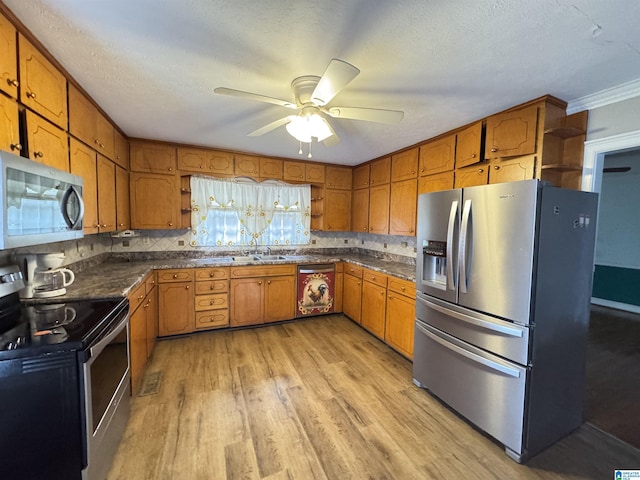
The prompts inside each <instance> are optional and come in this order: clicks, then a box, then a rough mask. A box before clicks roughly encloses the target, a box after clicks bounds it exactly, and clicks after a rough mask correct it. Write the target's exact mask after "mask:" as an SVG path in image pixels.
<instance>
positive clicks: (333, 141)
mask: <svg viewBox="0 0 640 480" xmlns="http://www.w3.org/2000/svg"><path fill="white" fill-rule="evenodd" d="M326 123H327V126H328V127H329V130H331V136H330V137H327V138H325V139H324V140H323V141H322V143H323V144H324V145H325V146H326V147H333V146H334V145H337V144H339V143H340V137H339V136H338V134H337V133H336V131H335V130H334V129H333V127H332V126H331V123H329V122H328V121H327V122H326Z"/></svg>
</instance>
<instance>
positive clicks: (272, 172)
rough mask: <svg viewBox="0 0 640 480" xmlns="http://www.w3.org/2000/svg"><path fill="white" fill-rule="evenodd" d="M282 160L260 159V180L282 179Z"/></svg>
mask: <svg viewBox="0 0 640 480" xmlns="http://www.w3.org/2000/svg"><path fill="white" fill-rule="evenodd" d="M282 163H283V162H282V160H281V159H279V158H266V157H260V178H265V179H266V178H274V179H276V180H281V179H282Z"/></svg>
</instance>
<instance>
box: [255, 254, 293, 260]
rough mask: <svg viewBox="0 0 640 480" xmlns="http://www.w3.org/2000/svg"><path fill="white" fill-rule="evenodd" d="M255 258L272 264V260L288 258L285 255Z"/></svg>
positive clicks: (258, 256)
mask: <svg viewBox="0 0 640 480" xmlns="http://www.w3.org/2000/svg"><path fill="white" fill-rule="evenodd" d="M255 258H256V259H257V260H262V261H264V262H270V261H272V260H285V259H286V258H287V257H285V256H284V255H257V256H256V257H255Z"/></svg>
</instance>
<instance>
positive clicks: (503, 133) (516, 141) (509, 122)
mask: <svg viewBox="0 0 640 480" xmlns="http://www.w3.org/2000/svg"><path fill="white" fill-rule="evenodd" d="M537 126H538V105H531V106H528V107H524V108H518V109H515V110H510V111H507V112H503V113H499V114H497V115H492V116H490V117H489V118H487V134H486V143H485V150H484V157H485V158H486V159H492V158H503V157H518V156H522V155H529V154H533V153H535V152H536V134H537Z"/></svg>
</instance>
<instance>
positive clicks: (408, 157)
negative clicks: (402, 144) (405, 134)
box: [391, 148, 418, 182]
mask: <svg viewBox="0 0 640 480" xmlns="http://www.w3.org/2000/svg"><path fill="white" fill-rule="evenodd" d="M417 172H418V149H417V148H412V149H411V150H407V151H405V152H402V153H398V154H396V155H393V156H392V157H391V181H392V182H399V181H401V180H408V179H410V178H416V176H417Z"/></svg>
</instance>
